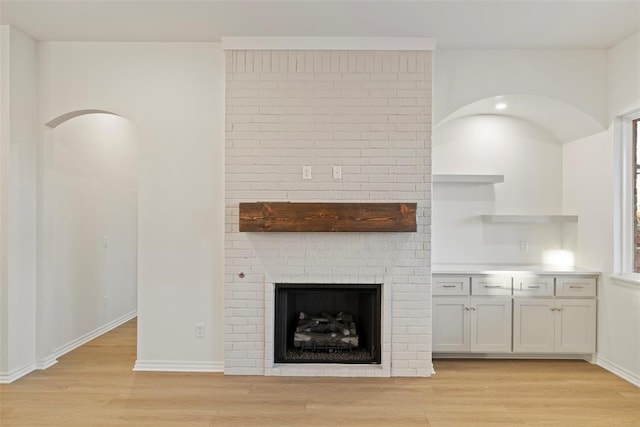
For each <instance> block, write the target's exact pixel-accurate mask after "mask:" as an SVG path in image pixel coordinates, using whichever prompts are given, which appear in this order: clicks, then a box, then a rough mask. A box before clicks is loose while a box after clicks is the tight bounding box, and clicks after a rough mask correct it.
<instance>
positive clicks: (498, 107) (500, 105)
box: [496, 102, 507, 110]
mask: <svg viewBox="0 0 640 427" xmlns="http://www.w3.org/2000/svg"><path fill="white" fill-rule="evenodd" d="M505 108H507V103H506V102H498V103H497V104H496V110H504V109H505Z"/></svg>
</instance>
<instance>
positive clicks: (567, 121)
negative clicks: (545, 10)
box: [432, 95, 604, 264]
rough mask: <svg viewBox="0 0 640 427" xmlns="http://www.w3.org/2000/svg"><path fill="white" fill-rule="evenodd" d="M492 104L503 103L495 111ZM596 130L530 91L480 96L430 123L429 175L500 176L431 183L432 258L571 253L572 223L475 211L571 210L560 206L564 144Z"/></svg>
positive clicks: (583, 117)
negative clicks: (498, 217) (493, 219)
mask: <svg viewBox="0 0 640 427" xmlns="http://www.w3.org/2000/svg"><path fill="white" fill-rule="evenodd" d="M499 103H503V104H505V105H503V107H504V108H501V109H497V108H496V106H497V105H498V104H499ZM602 131H604V128H603V126H602V125H601V124H600V123H599V122H597V121H596V120H595V119H594V118H593V117H591V116H589V115H588V114H585V113H584V112H582V111H581V110H579V109H577V108H575V107H574V106H572V105H570V104H567V103H566V102H563V101H558V100H555V99H552V98H548V97H543V96H535V95H500V96H495V97H490V98H485V99H482V100H479V101H476V102H473V103H471V104H469V105H466V106H464V107H462V108H460V109H459V110H457V111H455V112H453V113H452V114H450V115H449V116H448V117H446V118H445V119H444V120H442V121H441V122H440V123H438V124H437V126H435V127H434V129H433V135H432V142H433V144H432V161H433V173H434V174H480V175H482V174H487V175H498V176H501V178H502V179H501V180H500V181H499V182H497V183H491V184H467V185H462V184H446V183H434V185H433V210H432V213H433V217H432V224H433V230H434V231H433V241H432V245H433V253H434V262H435V263H451V262H474V261H475V262H483V263H497V264H503V263H510V264H540V263H544V262H547V261H546V259H547V258H548V254H550V253H552V252H553V253H561V252H562V253H572V254H573V253H575V247H576V244H577V242H576V236H575V232H576V229H575V224H567V225H562V224H530V223H521V224H509V225H504V224H491V223H485V222H483V220H482V215H487V214H489V215H493V214H507V215H560V214H572V212H564V210H563V208H564V202H563V200H564V194H563V180H564V175H563V167H564V160H565V159H564V147H565V144H564V143H566V142H570V141H576V140H579V139H581V138H584V137H587V136H589V135H593V134H597V133H600V132H602ZM522 242H524V243H522ZM522 248H526V249H522ZM567 259H569V258H567ZM563 262H564V261H563Z"/></svg>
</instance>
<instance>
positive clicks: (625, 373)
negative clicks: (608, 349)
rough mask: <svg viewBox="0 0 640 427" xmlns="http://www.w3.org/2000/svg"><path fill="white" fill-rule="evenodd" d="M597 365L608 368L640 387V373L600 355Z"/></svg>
mask: <svg viewBox="0 0 640 427" xmlns="http://www.w3.org/2000/svg"><path fill="white" fill-rule="evenodd" d="M597 365H598V366H600V367H601V368H604V369H606V370H607V371H609V372H611V373H612V374H615V375H617V376H619V377H620V378H622V379H623V380H626V381H629V382H630V383H631V384H633V385H635V386H636V387H640V375H638V374H635V373H633V372H631V371H629V370H627V369H625V368H623V367H621V366H619V365H617V364H615V363H613V362H610V361H608V360H606V359H603V358H602V357H598V362H597Z"/></svg>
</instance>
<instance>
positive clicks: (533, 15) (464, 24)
mask: <svg viewBox="0 0 640 427" xmlns="http://www.w3.org/2000/svg"><path fill="white" fill-rule="evenodd" d="M639 22H640V1H638V0H634V1H616V0H600V1H598V0H595V1H594V0H590V1H582V0H569V1H559V0H531V1H520V0H501V1H499V0H498V1H496V0H494V1H482V0H472V1H458V0H448V1H444V0H441V1H433V0H422V1H403V0H387V1H374V0H348V1H330V0H324V1H311V0H309V1H307V0H297V1H295V0H289V1H273V0H262V1H245V0H231V1H219V0H182V1H176V0H136V1H128V0H108V1H105V0H0V23H2V24H9V25H12V26H14V27H16V28H18V29H21V30H22V31H24V32H26V33H28V34H30V35H31V36H32V37H34V38H36V39H38V40H59V41H81V40H86V41H219V40H220V38H221V37H222V36H381V37H433V38H435V39H436V43H437V46H438V47H440V48H607V47H610V46H613V45H614V44H616V43H617V42H618V41H620V40H622V39H623V38H625V37H626V36H628V35H630V34H632V33H634V32H635V31H637V30H638V28H639V26H638V24H639Z"/></svg>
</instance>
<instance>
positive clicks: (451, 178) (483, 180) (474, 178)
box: [433, 174, 504, 184]
mask: <svg viewBox="0 0 640 427" xmlns="http://www.w3.org/2000/svg"><path fill="white" fill-rule="evenodd" d="M433 182H434V183H436V182H447V183H454V184H495V183H498V182H504V175H460V174H435V175H433Z"/></svg>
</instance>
